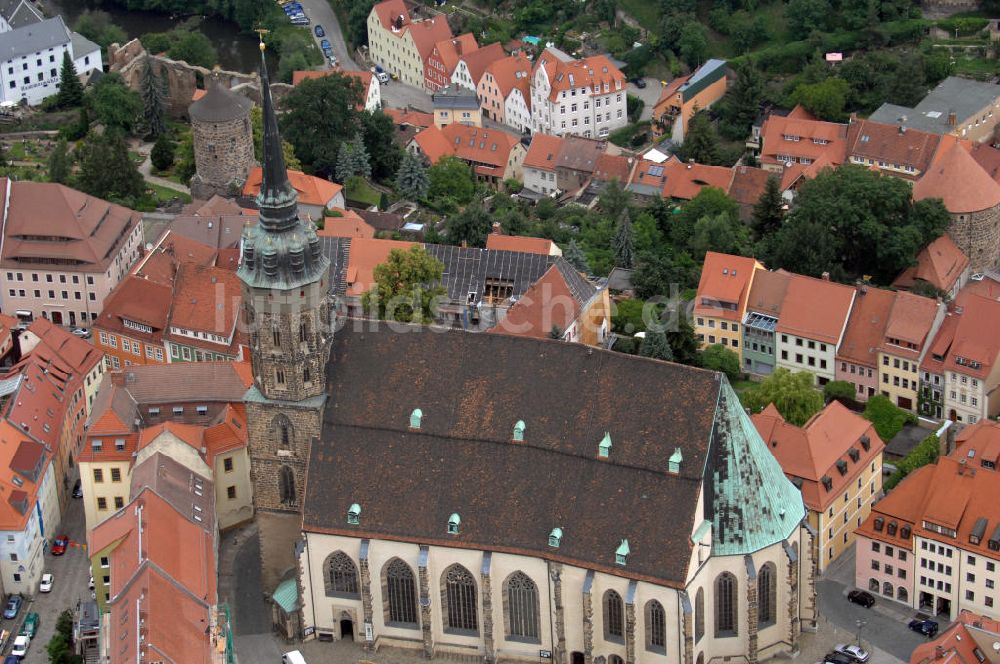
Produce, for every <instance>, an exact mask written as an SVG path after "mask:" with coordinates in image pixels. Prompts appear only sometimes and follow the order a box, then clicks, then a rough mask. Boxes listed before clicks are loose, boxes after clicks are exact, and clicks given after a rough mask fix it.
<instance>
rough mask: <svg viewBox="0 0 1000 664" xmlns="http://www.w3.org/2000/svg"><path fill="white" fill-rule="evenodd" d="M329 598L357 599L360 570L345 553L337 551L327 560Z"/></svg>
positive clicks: (327, 591) (325, 566)
mask: <svg viewBox="0 0 1000 664" xmlns="http://www.w3.org/2000/svg"><path fill="white" fill-rule="evenodd" d="M324 572H325V574H326V594H327V597H357V596H358V568H357V566H356V565H355V564H354V561H353V560H351V559H350V557H349V556H348V555H347V554H346V553H344V552H343V551H335V552H333V553H331V554H330V555H329V556H327V558H326V564H325V565H324Z"/></svg>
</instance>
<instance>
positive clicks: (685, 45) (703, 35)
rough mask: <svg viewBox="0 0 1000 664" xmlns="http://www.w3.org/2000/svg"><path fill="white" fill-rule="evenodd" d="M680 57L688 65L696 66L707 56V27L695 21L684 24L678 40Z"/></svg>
mask: <svg viewBox="0 0 1000 664" xmlns="http://www.w3.org/2000/svg"><path fill="white" fill-rule="evenodd" d="M678 47H679V48H680V56H681V59H682V60H683V61H684V62H685V63H686V64H687V66H688V67H697V66H698V65H700V64H701V63H702V62H704V61H705V58H707V57H708V29H707V28H706V27H705V26H704V25H702V24H701V23H698V22H696V21H691V22H689V23H687V25H685V26H684V34H682V35H681V38H680V41H679V42H678Z"/></svg>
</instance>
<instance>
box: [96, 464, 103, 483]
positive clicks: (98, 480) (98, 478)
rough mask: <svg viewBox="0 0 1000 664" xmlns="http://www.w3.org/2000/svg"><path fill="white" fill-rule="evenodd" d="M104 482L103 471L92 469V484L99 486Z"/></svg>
mask: <svg viewBox="0 0 1000 664" xmlns="http://www.w3.org/2000/svg"><path fill="white" fill-rule="evenodd" d="M102 482H104V470H103V469H101V468H94V483H95V484H101V483H102Z"/></svg>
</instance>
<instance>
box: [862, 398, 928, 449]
mask: <svg viewBox="0 0 1000 664" xmlns="http://www.w3.org/2000/svg"><path fill="white" fill-rule="evenodd" d="M863 415H864V418H865V419H866V420H868V421H870V422H871V423H872V424H874V425H875V432H876V433H878V437H879V438H881V439H882V441H883V442H885V443H888V442H889V441H890V440H892V439H893V438H895V436H896V434H897V433H899V432H900V430H901V429H902V428H903V425H905V424H913V423H916V421H917V416H916V415H914V414H913V413H909V412H907V411H905V410H903V409H902V408H897V407H896V406H894V405H893V403H892V402H891V401H890V400H889V397H887V396H884V395H882V394H879V395H877V396H874V397H872V398H871V399H869V400H868V403H867V404H865V412H864V413H863Z"/></svg>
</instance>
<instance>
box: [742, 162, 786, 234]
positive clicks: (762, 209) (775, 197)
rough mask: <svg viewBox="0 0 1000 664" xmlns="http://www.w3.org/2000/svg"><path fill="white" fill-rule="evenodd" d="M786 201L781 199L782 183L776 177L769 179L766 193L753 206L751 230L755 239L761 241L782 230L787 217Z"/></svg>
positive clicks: (765, 188)
mask: <svg viewBox="0 0 1000 664" xmlns="http://www.w3.org/2000/svg"><path fill="white" fill-rule="evenodd" d="M784 205H785V201H784V199H783V198H782V197H781V183H780V181H779V179H778V177H777V176H776V175H772V176H770V177H768V178H767V184H766V185H765V187H764V193H762V194H761V195H760V198H758V199H757V202H756V203H755V204H754V206H753V215H752V216H751V217H750V229H751V230H752V231H753V236H754V239H755V240H757V241H760V240H761V239H762V238H765V237H769V236H770V235H771V234H773V233H776V232H777V231H778V229H779V228H781V223H782V221H783V220H784V217H785V211H784V209H783V208H784Z"/></svg>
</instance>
